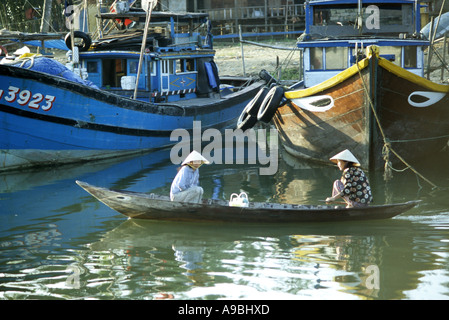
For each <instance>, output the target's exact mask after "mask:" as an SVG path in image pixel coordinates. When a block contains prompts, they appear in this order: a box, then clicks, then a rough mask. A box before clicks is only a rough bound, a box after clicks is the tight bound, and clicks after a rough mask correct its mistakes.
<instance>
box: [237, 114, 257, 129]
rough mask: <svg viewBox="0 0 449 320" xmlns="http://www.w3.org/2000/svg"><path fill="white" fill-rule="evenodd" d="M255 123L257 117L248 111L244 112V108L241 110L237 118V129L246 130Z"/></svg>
mask: <svg viewBox="0 0 449 320" xmlns="http://www.w3.org/2000/svg"><path fill="white" fill-rule="evenodd" d="M256 123H257V117H256V116H252V115H250V114H249V113H247V112H245V110H243V111H242V113H241V114H240V116H239V119H238V120H237V129H240V130H242V131H246V130H248V129H251V128H252V127H254V125H255V124H256Z"/></svg>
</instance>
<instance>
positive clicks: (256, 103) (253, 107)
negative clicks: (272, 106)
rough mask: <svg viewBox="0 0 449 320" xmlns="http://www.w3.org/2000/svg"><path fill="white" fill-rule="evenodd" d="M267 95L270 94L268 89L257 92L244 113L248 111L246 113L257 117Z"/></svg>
mask: <svg viewBox="0 0 449 320" xmlns="http://www.w3.org/2000/svg"><path fill="white" fill-rule="evenodd" d="M267 93H268V88H262V89H260V90H259V92H257V94H256V95H255V96H254V98H252V99H251V101H250V102H248V104H247V105H246V107H245V109H244V111H246V113H248V114H250V115H252V116H254V117H257V113H258V112H259V108H260V106H261V105H262V102H263V100H264V99H265V97H266V95H267Z"/></svg>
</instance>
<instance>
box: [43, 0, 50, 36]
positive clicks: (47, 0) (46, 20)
mask: <svg viewBox="0 0 449 320" xmlns="http://www.w3.org/2000/svg"><path fill="white" fill-rule="evenodd" d="M52 4H53V0H45V1H44V10H43V12H42V21H41V33H45V32H48V31H50V22H49V21H50V18H51V6H52Z"/></svg>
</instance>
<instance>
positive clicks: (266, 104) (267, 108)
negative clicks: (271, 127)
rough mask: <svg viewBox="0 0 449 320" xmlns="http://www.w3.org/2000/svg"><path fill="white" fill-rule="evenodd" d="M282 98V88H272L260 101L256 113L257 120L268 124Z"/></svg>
mask: <svg viewBox="0 0 449 320" xmlns="http://www.w3.org/2000/svg"><path fill="white" fill-rule="evenodd" d="M283 98H284V88H282V87H279V86H275V87H272V88H271V89H270V91H268V93H267V95H266V96H265V99H264V100H263V101H262V105H261V106H260V108H259V112H258V113H257V120H259V121H263V122H265V123H268V122H270V121H271V119H272V118H273V116H274V114H275V113H276V110H277V108H278V107H279V105H280V103H281V101H282V99H283Z"/></svg>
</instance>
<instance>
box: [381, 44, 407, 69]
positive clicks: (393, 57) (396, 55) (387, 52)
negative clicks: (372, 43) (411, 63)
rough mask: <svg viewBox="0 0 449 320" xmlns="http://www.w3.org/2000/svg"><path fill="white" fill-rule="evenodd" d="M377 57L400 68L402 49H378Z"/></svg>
mask: <svg viewBox="0 0 449 320" xmlns="http://www.w3.org/2000/svg"><path fill="white" fill-rule="evenodd" d="M379 55H380V56H381V57H383V58H386V59H388V60H390V61H391V62H393V63H394V64H395V65H397V66H399V67H402V65H401V63H402V58H401V57H402V48H401V47H380V48H379Z"/></svg>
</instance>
